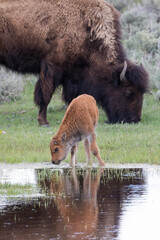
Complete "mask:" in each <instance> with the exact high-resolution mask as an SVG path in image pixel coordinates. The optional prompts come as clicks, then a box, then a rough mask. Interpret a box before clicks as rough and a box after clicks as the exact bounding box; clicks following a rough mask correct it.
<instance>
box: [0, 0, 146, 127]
mask: <svg viewBox="0 0 160 240" xmlns="http://www.w3.org/2000/svg"><path fill="white" fill-rule="evenodd" d="M0 64H2V65H4V66H6V67H8V68H10V69H12V70H13V71H17V72H20V73H32V74H37V75H39V79H38V81H37V84H36V87H35V93H34V99H35V103H36V104H37V105H38V106H39V115H38V118H37V119H38V121H39V123H40V125H45V124H48V121H47V118H46V114H47V106H48V104H49V102H50V100H51V97H52V95H53V93H54V91H55V89H56V88H57V87H58V86H59V85H61V86H62V88H63V99H64V100H65V102H66V103H70V102H71V100H72V99H73V98H75V97H77V96H78V95H80V94H84V93H87V94H90V95H92V96H93V97H94V98H95V99H96V101H97V103H99V104H101V106H102V107H103V109H104V110H105V112H106V114H107V116H108V120H109V122H110V123H117V122H119V123H121V122H123V123H125V122H127V123H132V122H134V123H136V122H139V121H140V119H141V111H142V102H143V94H144V93H145V92H146V90H147V85H148V74H147V72H146V70H145V69H144V67H143V66H142V65H140V66H139V65H136V64H134V63H132V62H131V61H130V60H129V59H127V56H126V54H125V51H124V49H123V46H122V44H121V26H120V20H119V13H118V12H117V11H116V9H115V8H114V7H113V6H111V5H110V4H108V3H107V2H106V1H105V0H81V1H79V0H61V1H53V0H43V1H39V0H25V1H19V0H15V1H11V0H5V1H1V3H0Z"/></svg>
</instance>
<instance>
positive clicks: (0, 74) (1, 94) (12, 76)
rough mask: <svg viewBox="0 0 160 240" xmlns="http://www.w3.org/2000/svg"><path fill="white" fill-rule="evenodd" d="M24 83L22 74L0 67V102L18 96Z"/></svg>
mask: <svg viewBox="0 0 160 240" xmlns="http://www.w3.org/2000/svg"><path fill="white" fill-rule="evenodd" d="M24 84H25V80H24V77H23V76H22V75H19V74H16V73H14V72H11V71H7V70H6V69H5V68H0V102H6V101H7V102H9V101H11V100H15V99H16V98H18V97H20V95H21V93H22V91H23V87H24Z"/></svg>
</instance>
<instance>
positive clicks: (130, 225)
mask: <svg viewBox="0 0 160 240" xmlns="http://www.w3.org/2000/svg"><path fill="white" fill-rule="evenodd" d="M25 186H26V188H25ZM28 187H30V190H31V191H30V192H28V190H26V189H27V188H28ZM12 188H13V189H14V190H15V193H14V192H13V191H11V193H10V190H11V189H12ZM17 188H18V189H17ZM19 189H21V190H22V193H21V194H19V193H17V190H19ZM2 190H3V191H2ZM159 218H160V168H159V169H156V168H152V167H146V168H145V167H144V168H127V169H122V168H121V169H118V168H116V169H112V168H108V169H103V170H100V169H97V168H92V169H91V168H76V169H67V168H62V169H57V170H56V169H1V171H0V240H10V239H18V240H23V239H24V240H28V239H35V240H41V239H44V240H45V239H50V240H51V239H64V240H65V239H66V240H67V239H107V240H132V239H134V240H135V239H136V240H140V239H145V240H150V239H153V240H159V239H160V221H159Z"/></svg>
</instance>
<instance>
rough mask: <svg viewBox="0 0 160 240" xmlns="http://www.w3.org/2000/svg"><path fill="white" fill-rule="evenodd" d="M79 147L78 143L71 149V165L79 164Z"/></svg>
mask: <svg viewBox="0 0 160 240" xmlns="http://www.w3.org/2000/svg"><path fill="white" fill-rule="evenodd" d="M77 149H78V145H77V144H76V145H75V146H73V147H72V149H71V163H70V165H71V167H75V165H76V164H77Z"/></svg>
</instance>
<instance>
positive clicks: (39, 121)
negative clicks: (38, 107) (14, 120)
mask: <svg viewBox="0 0 160 240" xmlns="http://www.w3.org/2000/svg"><path fill="white" fill-rule="evenodd" d="M37 121H38V123H39V126H42V127H50V125H49V122H48V121H45V120H44V119H42V118H40V117H38V118H37Z"/></svg>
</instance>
